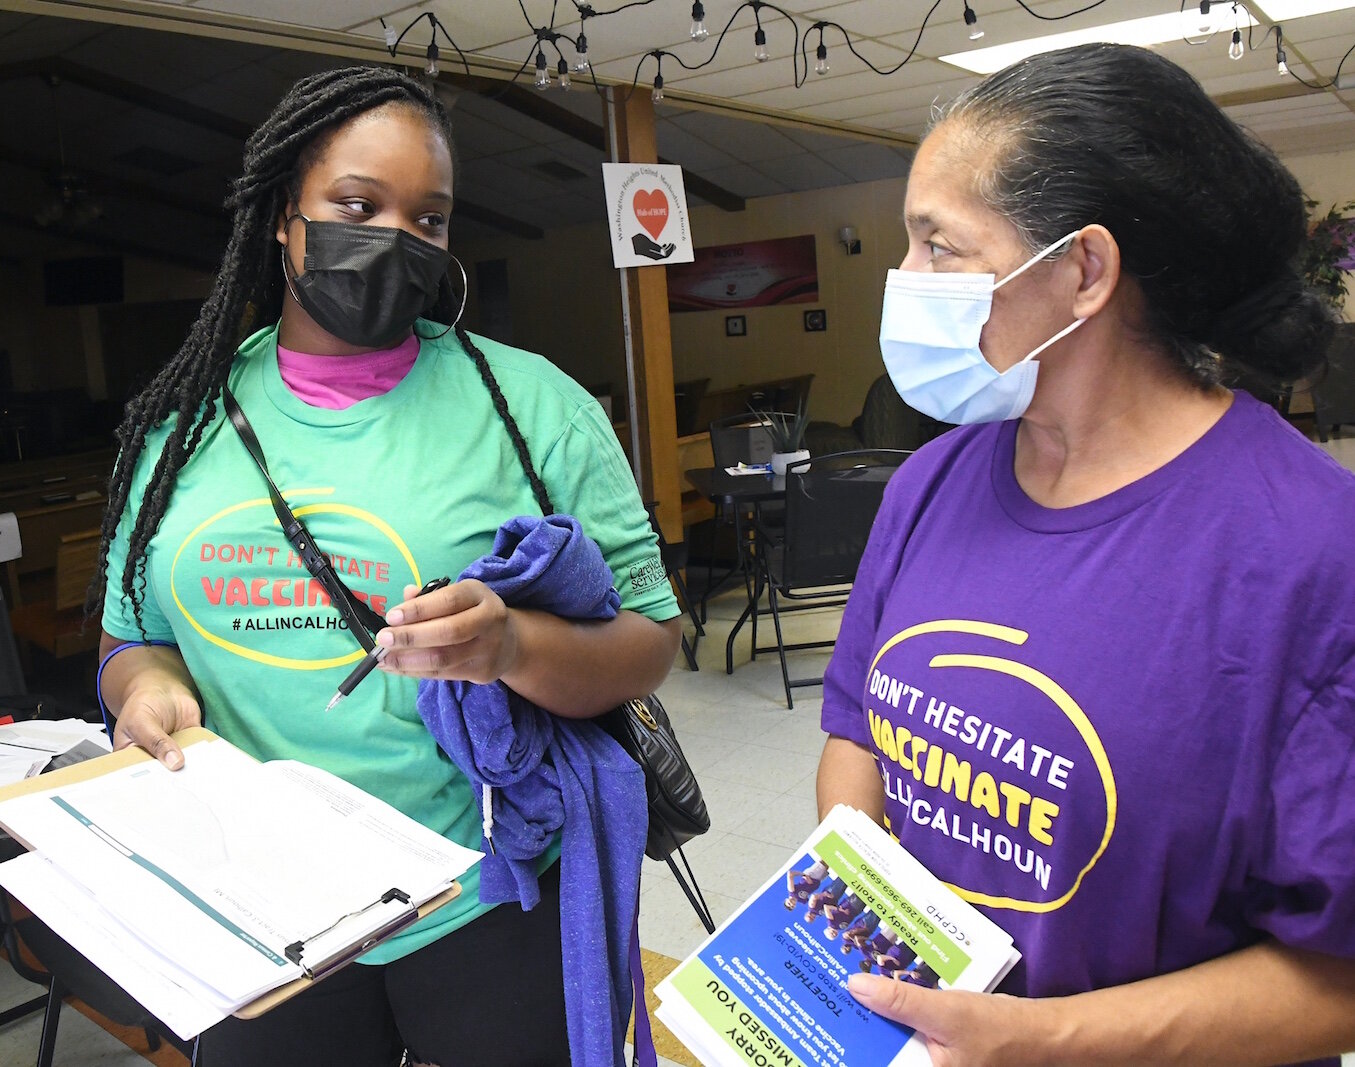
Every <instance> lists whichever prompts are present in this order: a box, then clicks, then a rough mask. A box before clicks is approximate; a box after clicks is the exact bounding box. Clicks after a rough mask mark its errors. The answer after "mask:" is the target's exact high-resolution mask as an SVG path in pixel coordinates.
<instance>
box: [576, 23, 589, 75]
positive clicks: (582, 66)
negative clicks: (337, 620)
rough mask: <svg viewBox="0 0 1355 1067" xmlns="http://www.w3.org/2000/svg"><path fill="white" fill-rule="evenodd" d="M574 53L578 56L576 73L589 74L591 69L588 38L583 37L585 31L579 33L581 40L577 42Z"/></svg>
mask: <svg viewBox="0 0 1355 1067" xmlns="http://www.w3.org/2000/svg"><path fill="white" fill-rule="evenodd" d="M574 51H575V52H577V53H578V54H577V55H576V56H575V57H574V73H575V74H587V73H588V71H589V69H590V64H589V62H588V38H587V37H585V36H584V35H583V30H580V31H579V39H578V41H577V42H575V45H574Z"/></svg>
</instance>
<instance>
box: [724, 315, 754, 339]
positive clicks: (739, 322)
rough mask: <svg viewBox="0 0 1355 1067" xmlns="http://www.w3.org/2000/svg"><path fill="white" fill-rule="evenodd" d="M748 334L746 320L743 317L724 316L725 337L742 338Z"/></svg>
mask: <svg viewBox="0 0 1355 1067" xmlns="http://www.w3.org/2000/svg"><path fill="white" fill-rule="evenodd" d="M747 332H748V320H747V318H746V317H744V316H743V315H726V316H725V336H726V337H743V336H744V335H745V334H746V333H747Z"/></svg>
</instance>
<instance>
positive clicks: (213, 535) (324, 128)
mask: <svg viewBox="0 0 1355 1067" xmlns="http://www.w3.org/2000/svg"><path fill="white" fill-rule="evenodd" d="M452 179H453V156H452V140H451V130H450V128H449V123H448V119H447V115H446V113H445V111H444V110H443V108H442V106H441V105H440V104H439V103H438V101H437V100H436V98H435V97H434V96H433V95H432V93H431V92H430V91H429V90H427V89H426V88H424V87H423V86H422V85H421V84H419V83H417V82H415V81H413V80H411V79H409V78H407V77H405V76H404V75H403V74H400V73H398V72H396V71H393V70H388V69H382V68H373V67H355V68H349V69H344V70H333V71H327V72H324V73H320V74H316V75H313V76H310V77H307V78H305V79H303V80H302V81H300V82H298V83H297V84H296V85H295V86H294V87H293V88H292V89H291V90H290V91H289V92H288V94H287V95H286V96H285V97H284V98H283V100H282V101H281V102H280V103H279V104H278V106H277V108H276V109H275V110H274V112H273V114H272V115H271V116H269V118H268V119H267V121H265V122H264V124H263V125H262V126H260V127H259V129H258V130H257V131H255V133H254V134H253V135H252V136H251V137H250V139H249V141H248V143H247V145H246V148H245V160H244V174H243V175H242V176H241V177H240V179H239V180H238V181H237V182H236V183H235V186H234V189H233V190H232V192H231V195H230V198H229V200H228V207H229V208H230V210H231V212H232V214H233V226H232V233H231V238H230V242H229V244H228V246H227V250H226V253H225V256H224V258H223V261H222V264H221V269H220V271H219V273H218V274H217V277H216V280H215V283H214V284H213V287H212V291H211V294H210V296H209V297H208V298H207V300H206V301H205V302H204V303H203V306H202V310H201V313H200V315H199V317H198V321H197V322H196V324H195V325H194V327H193V329H192V331H191V333H190V334H189V336H188V339H187V340H186V341H185V342H184V344H183V347H182V348H181V349H180V350H179V352H178V354H177V355H176V356H174V358H173V359H172V360H171V361H170V362H169V363H168V364H167V365H166V366H165V368H164V369H163V370H162V371H161V373H160V374H159V375H158V376H157V377H156V378H155V380H154V381H153V382H152V383H151V384H150V386H149V387H148V388H147V389H146V391H145V392H144V393H142V395H140V396H139V397H137V398H136V399H135V400H133V401H132V402H131V404H129V405H128V408H127V413H126V417H125V419H124V420H123V423H122V425H121V427H120V428H119V432H118V437H119V442H120V444H121V455H120V457H119V460H118V464H117V468H116V470H115V472H114V476H113V481H112V485H111V489H110V493H109V502H110V506H109V509H108V514H107V517H106V518H105V521H104V530H103V533H104V537H103V545H102V549H101V563H102V566H101V571H102V572H103V575H104V579H103V580H101V582H100V583H99V587H98V588H97V589H95V590H94V591H93V593H92V603H94V604H101V605H102V607H103V626H104V630H105V634H104V638H103V644H102V653H103V656H104V660H103V663H102V665H101V670H100V695H101V698H102V700H103V701H104V703H105V705H106V707H107V709H108V711H109V712H110V713H111V714H112V715H114V716H116V719H117V723H116V728H115V732H114V740H115V744H116V746H117V747H124V746H127V745H138V746H140V747H142V748H144V749H146V750H147V751H149V752H151V753H152V754H153V755H155V756H156V757H157V758H158V759H159V760H161V761H162V762H163V763H164V764H165V765H167V766H168V767H170V768H171V769H177V768H179V767H182V766H183V764H184V761H185V754H184V752H183V751H182V750H181V749H180V748H179V746H178V745H177V744H176V743H175V741H174V740H173V738H172V737H171V736H170V735H171V734H172V733H174V732H175V731H176V730H179V729H182V728H184V727H188V726H193V725H197V724H198V723H200V722H201V723H204V724H205V725H207V726H208V727H209V728H211V729H213V730H215V731H216V732H217V733H219V734H221V735H222V736H224V737H226V738H227V739H228V740H230V741H232V742H233V743H235V744H237V745H238V746H240V747H241V748H244V749H245V750H246V751H248V752H250V753H251V754H253V755H254V756H256V757H258V758H261V759H277V758H294V759H299V760H301V761H303V762H306V763H310V764H314V765H317V766H321V767H324V768H326V769H327V770H330V771H332V772H333V773H336V774H338V775H339V776H340V777H343V778H345V779H347V780H349V781H351V782H353V783H354V784H356V785H358V786H360V787H361V788H363V789H365V790H367V791H368V792H370V793H373V794H375V795H377V796H379V797H381V798H383V799H384V800H386V801H387V802H389V803H391V804H393V805H394V806H395V807H397V808H399V809H400V810H402V811H404V812H405V813H406V814H408V815H410V816H412V817H414V818H415V819H417V820H419V821H420V822H422V823H424V824H425V825H427V826H429V827H431V828H433V829H435V830H437V831H438V832H440V833H442V834H444V835H445V836H447V837H449V838H451V839H452V840H455V841H457V842H459V843H461V844H463V845H467V846H469V847H479V845H480V842H481V819H480V813H479V809H478V806H477V799H478V798H477V797H474V796H472V790H471V786H470V783H469V782H468V781H467V779H466V777H465V776H464V775H462V774H461V773H460V772H459V771H458V770H457V769H456V767H455V766H454V765H453V764H452V763H451V762H450V761H449V760H448V758H447V757H446V756H445V755H444V754H443V753H442V752H441V751H440V750H439V748H438V745H437V743H436V742H435V741H434V739H433V737H432V735H431V734H430V733H429V730H428V729H427V728H426V727H425V725H424V722H423V721H422V720H421V718H420V714H419V711H418V710H417V709H416V706H415V695H416V687H417V685H418V682H419V680H420V679H441V680H449V681H465V682H477V683H482V682H493V681H501V682H503V683H504V684H505V685H506V686H507V687H508V688H509V689H511V690H512V691H513V692H515V693H517V694H519V695H520V696H522V697H524V698H525V699H526V700H527V701H529V702H531V703H534V704H536V705H538V706H539V707H541V708H544V709H545V710H547V711H549V712H552V713H554V714H555V715H557V716H562V717H566V718H586V717H591V716H596V715H598V714H600V713H602V712H603V711H606V710H608V709H610V708H612V707H615V706H616V705H617V704H618V703H620V702H622V701H623V700H626V699H628V698H631V697H635V696H640V695H643V694H645V693H648V692H650V691H652V690H653V689H654V688H655V687H657V685H658V684H659V683H660V682H661V681H662V680H663V678H664V676H665V675H666V673H667V671H668V668H669V666H670V665H671V663H672V659H673V655H674V653H675V651H676V648H677V641H678V631H677V624H676V622H675V621H673V620H674V619H675V618H676V616H677V614H678V612H677V608H676V605H675V603H674V602H673V599H672V594H671V592H670V590H669V588H668V585H667V582H666V580H665V579H664V578H663V573H664V571H663V567H662V566H661V565H660V564H659V563H658V552H657V547H656V544H655V540H654V537H653V534H652V533H651V531H650V527H649V521H648V517H647V515H646V512H645V510H644V508H643V506H642V505H641V503H640V500H639V497H638V494H637V491H636V488H635V484H634V481H633V480H632V478H631V475H630V471H629V468H628V466H627V464H626V461H625V457H624V456H623V455H622V453H621V450H620V447H619V445H618V443H617V441H616V438H615V435H614V433H613V431H612V428H611V426H610V424H609V423H608V421H607V419H606V417H605V416H604V415H603V414H602V411H601V409H600V408H599V407H598V406H597V404H596V403H595V402H594V401H593V400H592V398H591V397H589V396H588V395H587V393H586V392H585V391H584V390H582V389H581V388H579V387H578V386H577V385H575V384H574V383H573V382H572V381H570V380H569V379H568V378H567V377H566V376H565V375H564V374H563V373H561V372H560V371H558V370H556V369H555V368H554V367H552V366H551V365H550V364H549V363H548V362H546V361H545V360H544V359H541V358H540V357H537V356H532V355H529V354H527V353H524V352H519V351H516V350H513V349H510V348H507V347H505V346H503V345H500V344H496V343H494V342H491V341H488V340H485V339H476V338H472V337H471V336H470V335H469V334H468V333H467V332H466V331H465V329H464V328H463V327H461V325H460V322H459V320H460V313H461V308H462V304H463V301H464V276H462V280H461V284H458V285H456V286H454V285H453V284H452V283H451V282H449V280H448V272H447V268H448V265H449V262H450V260H451V257H450V255H449V253H448V236H447V234H448V219H449V216H450V213H451V210H452V192H453V188H452ZM251 329H252V330H253V331H254V332H252V333H251V332H250V330H251ZM227 390H229V393H230V394H231V395H233V396H234V398H235V399H236V400H237V401H238V404H239V407H240V409H241V410H242V412H243V413H244V415H245V417H246V418H247V419H248V420H249V422H250V424H252V426H253V429H254V432H255V434H256V435H257V438H258V442H259V445H260V446H261V449H262V452H263V454H264V456H265V457H266V460H267V463H268V467H269V470H270V473H271V475H272V478H273V480H274V482H276V484H277V485H278V486H279V488H280V490H281V493H282V496H283V497H284V499H285V500H286V502H287V503H288V504H289V505H290V506H291V508H292V510H293V511H294V512H295V513H296V514H297V515H298V517H300V518H301V519H302V520H303V521H304V523H305V524H306V526H307V527H308V528H309V530H310V531H311V533H312V534H313V535H314V538H315V543H316V545H317V546H318V548H319V549H320V550H322V551H323V552H324V553H325V555H327V556H328V557H329V559H330V560H331V562H332V565H333V568H334V570H335V571H336V572H337V573H338V575H339V577H340V578H341V579H342V580H343V582H345V583H346V584H347V586H348V588H349V589H350V590H352V593H353V595H354V596H355V597H356V598H357V599H358V600H360V601H362V602H364V603H365V604H366V605H367V606H368V607H369V608H370V609H372V611H374V612H375V615H376V616H377V617H381V616H384V617H385V624H386V625H385V626H384V628H383V629H381V631H380V632H379V633H378V634H377V635H376V639H377V641H378V643H379V644H380V645H384V646H386V647H387V648H388V649H389V652H388V654H387V655H386V658H385V659H384V661H383V662H382V664H381V669H380V670H378V671H375V672H373V673H372V674H371V675H370V676H369V677H368V678H367V679H366V680H364V681H363V682H362V683H361V684H360V685H358V686H357V688H356V689H354V690H353V691H352V693H351V694H350V695H348V696H347V697H346V699H344V700H343V701H342V703H341V704H339V706H338V707H337V708H335V709H334V710H333V711H331V712H329V713H328V714H326V704H327V703H328V702H329V701H330V698H331V697H332V695H333V694H334V692H335V689H336V686H337V685H338V683H339V682H340V681H341V680H343V679H344V678H345V677H346V676H347V675H348V673H349V672H350V670H351V669H352V667H353V666H354V664H355V662H356V661H357V660H358V659H359V658H360V657H361V655H362V648H361V647H359V645H358V642H357V641H356V640H355V639H354V637H353V636H352V635H351V634H349V633H348V632H346V627H347V623H346V622H345V621H344V619H343V617H341V615H340V614H339V613H338V612H337V611H336V610H335V609H334V607H333V606H332V605H331V602H330V597H329V596H328V594H327V592H326V589H325V588H324V586H323V585H322V583H321V582H320V581H317V580H316V579H315V578H313V577H312V576H311V574H310V573H309V572H308V570H307V569H306V567H305V565H303V563H302V561H301V559H299V558H298V555H297V553H296V551H294V550H293V548H292V546H291V545H290V544H289V543H288V541H287V539H286V538H284V536H283V534H282V531H281V529H280V526H279V523H278V520H277V519H276V517H275V515H274V511H273V508H272V506H271V505H270V500H269V495H268V491H267V489H266V487H265V484H264V481H263V478H262V475H261V473H260V471H259V469H258V467H257V466H256V465H255V464H254V462H253V461H252V460H251V458H250V455H249V453H248V452H246V450H245V447H244V445H243V444H242V440H241V437H240V436H239V435H238V433H237V431H236V429H235V427H233V426H232V425H231V422H230V421H229V420H228V419H227V418H226V416H225V414H224V411H223V397H224V396H225V394H226V391H227ZM543 502H544V503H543ZM547 504H549V505H551V506H553V508H554V510H556V511H558V512H560V513H567V514H570V515H573V516H574V517H575V518H576V519H578V521H579V523H580V525H581V527H582V529H583V531H584V532H585V533H586V534H587V535H588V536H589V537H591V538H592V539H593V540H594V541H596V542H597V544H598V546H599V547H600V548H601V550H602V554H603V558H604V559H605V561H606V564H607V567H608V569H609V570H610V571H611V573H612V576H613V580H614V581H613V584H614V586H615V588H616V590H617V591H618V593H619V594H620V601H621V611H620V613H619V614H618V615H617V616H616V617H615V618H614V619H611V620H610V621H607V622H589V623H581V622H576V621H571V620H566V619H562V618H558V617H556V616H554V615H551V614H547V613H545V612H539V611H526V610H520V609H517V608H511V607H508V606H506V605H505V604H504V603H503V601H502V600H501V599H500V598H499V597H498V596H496V595H495V594H494V593H493V592H492V591H491V590H490V589H489V588H488V587H487V586H485V585H483V584H481V583H479V582H475V581H460V582H453V583H451V584H449V585H447V586H445V587H444V588H440V589H437V590H436V591H433V592H429V593H427V595H424V596H419V597H417V599H415V594H416V593H417V592H418V591H419V589H420V587H421V586H423V585H424V583H425V582H426V581H427V580H428V579H429V578H431V577H436V576H440V575H448V576H451V577H455V576H457V575H458V574H460V573H461V572H462V571H463V570H465V569H466V567H467V566H468V565H469V564H471V563H472V562H473V561H475V560H476V559H478V558H479V557H481V556H483V555H485V554H486V553H488V552H489V551H490V549H491V545H492V543H493V539H494V535H495V532H496V530H497V529H498V528H499V526H500V524H501V523H503V522H505V521H506V520H508V519H509V518H511V517H513V516H517V515H532V514H538V515H539V514H540V511H541V508H542V507H543V506H546V505H547ZM378 623H379V619H378ZM186 758H187V759H188V760H190V761H191V760H192V758H193V757H192V752H191V750H190V751H189V753H188V754H187V757H186ZM558 854H559V846H558V844H557V845H555V846H552V847H550V848H548V849H547V851H546V853H545V854H544V855H543V857H542V860H541V863H540V869H541V876H540V881H541V895H542V900H541V903H540V905H539V906H537V907H536V908H534V909H533V910H531V911H523V910H521V909H520V908H518V907H512V906H510V907H499V908H493V907H491V906H490V905H486V904H483V903H482V902H481V901H480V900H479V898H478V897H479V894H478V876H477V873H478V872H477V871H476V870H474V869H473V870H472V871H471V872H470V873H469V874H468V875H467V876H466V878H465V879H463V882H462V893H461V896H460V897H459V898H458V899H457V900H456V901H455V902H453V903H452V904H450V905H447V906H445V907H443V908H441V909H439V910H438V911H436V912H434V913H433V914H432V915H430V916H429V917H428V918H427V919H425V920H423V921H421V922H420V923H418V924H416V925H414V926H412V927H410V928H409V929H408V930H406V931H403V932H401V933H399V934H397V935H396V936H395V937H394V938H392V939H391V940H389V941H387V942H385V943H383V944H382V945H381V946H379V947H378V948H377V949H376V950H374V951H372V952H370V953H368V954H367V955H366V956H364V957H363V960H362V964H365V965H359V966H352V967H348V968H345V969H344V970H343V971H341V972H339V973H338V974H336V975H334V976H332V977H330V978H328V979H327V980H326V981H325V982H324V984H323V985H321V986H317V987H316V989H315V990H312V991H310V992H308V993H306V994H304V995H302V996H300V997H297V998H296V999H295V1000H293V1001H290V1002H288V1003H287V1004H286V1005H283V1006H282V1007H280V1008H277V1009H275V1010H274V1011H272V1012H269V1013H268V1014H266V1015H264V1016H263V1017H261V1018H260V1019H258V1020H255V1021H253V1022H242V1021H240V1020H236V1019H227V1020H226V1021H225V1022H223V1023H221V1024H219V1025H218V1026H216V1027H213V1028H212V1029H211V1030H209V1031H208V1032H207V1033H206V1034H204V1035H203V1037H202V1039H201V1045H200V1052H201V1058H200V1059H199V1060H198V1061H197V1063H199V1064H200V1065H203V1067H250V1065H263V1064H268V1065H272V1064H289V1065H293V1064H314V1065H316V1067H320V1065H323V1067H348V1065H352V1067H396V1065H397V1064H398V1063H400V1062H401V1057H402V1056H403V1055H405V1054H406V1052H407V1054H408V1057H409V1061H410V1062H411V1063H416V1064H431V1065H446V1067H450V1065H451V1064H453V1063H476V1064H489V1063H493V1064H523V1065H526V1064H533V1065H536V1064H542V1065H545V1064H567V1063H568V1062H569V1058H570V1057H569V1045H568V1039H567V1034H566V1020H565V1012H564V991H563V988H564V978H563V975H562V971H561V943H560V914H559V907H560V905H559V875H558V866H559V865H558V863H556V862H555V858H556V856H558ZM637 862H638V861H637ZM524 959H530V960H531V964H530V965H529V966H526V967H524V965H523V960H524ZM620 1045H621V1040H620V1038H619V1037H618V1038H617V1040H616V1047H617V1048H620Z"/></svg>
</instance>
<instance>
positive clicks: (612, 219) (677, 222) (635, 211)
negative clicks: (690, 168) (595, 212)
mask: <svg viewBox="0 0 1355 1067" xmlns="http://www.w3.org/2000/svg"><path fill="white" fill-rule="evenodd" d="M602 187H603V191H604V193H605V195H606V197H607V219H608V226H609V228H610V229H611V238H612V265H613V266H616V267H652V266H653V265H654V264H656V263H689V262H691V258H692V230H691V225H690V224H689V222H688V218H687V192H686V189H685V188H684V186H683V184H682V168H681V167H679V166H677V165H676V164H673V163H604V164H602Z"/></svg>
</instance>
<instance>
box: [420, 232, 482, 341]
mask: <svg viewBox="0 0 1355 1067" xmlns="http://www.w3.org/2000/svg"><path fill="white" fill-rule="evenodd" d="M447 254H448V255H449V256H451V258H452V262H453V263H455V264H456V269H457V270H459V271H460V272H461V307H460V308H458V309H457V312H456V318H454V319H452V321H451V324H450V325H449V326H448V327H447V328H446V329H445V330H443V331H442V332H441V333H435V334H433V336H432V337H423V335H422V334H420V335H419V336H420V337H421V338H422V339H423V340H425V341H437V340H440V339H441V338H443V337H446V336H447V335H448V334H449V333H451V332H452V331H453V330H455V329H456V324H457V323H458V322H460V321H461V316H462V315H464V314H465V313H466V296H467V290H468V289H469V287H470V283H469V282H467V281H466V268H465V267H463V266H462V265H461V260H459V259H457V258H456V256H452V254H451V253H450V252H448V253H447Z"/></svg>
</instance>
